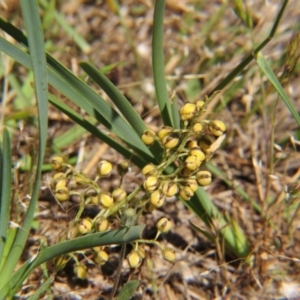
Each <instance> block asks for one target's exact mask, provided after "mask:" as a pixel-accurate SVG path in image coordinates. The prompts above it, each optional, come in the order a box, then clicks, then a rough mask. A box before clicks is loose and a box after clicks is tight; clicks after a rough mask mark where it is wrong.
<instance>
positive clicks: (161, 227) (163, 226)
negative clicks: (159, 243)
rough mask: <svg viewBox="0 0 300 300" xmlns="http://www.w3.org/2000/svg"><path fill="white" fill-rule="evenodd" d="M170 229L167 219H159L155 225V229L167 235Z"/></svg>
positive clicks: (170, 224)
mask: <svg viewBox="0 0 300 300" xmlns="http://www.w3.org/2000/svg"><path fill="white" fill-rule="evenodd" d="M171 227H172V223H171V221H170V220H168V219H167V218H161V219H160V220H159V221H158V222H157V223H156V228H157V230H158V231H159V232H160V233H167V232H168V231H170V229H171Z"/></svg>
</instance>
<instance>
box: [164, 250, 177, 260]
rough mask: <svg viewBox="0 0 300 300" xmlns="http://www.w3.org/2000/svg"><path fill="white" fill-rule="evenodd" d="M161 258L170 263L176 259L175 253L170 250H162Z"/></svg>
mask: <svg viewBox="0 0 300 300" xmlns="http://www.w3.org/2000/svg"><path fill="white" fill-rule="evenodd" d="M162 255H163V258H164V259H165V260H168V261H170V262H173V261H175V259H176V253H175V250H174V249H172V248H164V249H163V252H162Z"/></svg>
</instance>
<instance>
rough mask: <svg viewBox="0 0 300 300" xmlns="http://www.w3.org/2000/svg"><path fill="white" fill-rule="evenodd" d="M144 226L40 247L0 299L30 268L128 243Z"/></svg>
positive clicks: (25, 276)
mask: <svg viewBox="0 0 300 300" xmlns="http://www.w3.org/2000/svg"><path fill="white" fill-rule="evenodd" d="M144 228H145V226H144V225H136V226H131V227H129V228H122V229H119V230H110V231H105V232H98V233H93V234H88V235H85V236H82V237H78V238H75V239H72V240H68V241H63V242H60V243H58V244H55V245H53V246H50V247H45V248H42V250H41V251H40V252H39V253H38V255H37V256H36V257H34V258H32V259H30V260H28V261H26V262H25V263H24V264H23V265H22V267H21V268H20V269H19V270H18V271H17V272H16V273H15V274H14V275H13V277H12V279H11V281H10V282H9V283H8V284H7V285H6V286H5V288H4V289H2V290H0V299H5V295H7V293H9V292H11V293H12V294H13V293H14V292H16V291H17V290H18V288H19V287H20V285H21V284H22V282H23V281H24V280H25V279H26V278H27V276H28V275H29V274H30V272H31V271H32V270H34V269H35V268H36V267H38V266H39V265H40V264H42V263H44V262H46V261H49V260H50V259H52V258H54V257H57V256H60V255H63V254H67V253H71V252H74V251H79V250H83V249H87V248H93V247H97V246H105V245H112V244H123V243H130V242H132V241H134V240H137V239H139V238H141V236H142V232H143V230H144Z"/></svg>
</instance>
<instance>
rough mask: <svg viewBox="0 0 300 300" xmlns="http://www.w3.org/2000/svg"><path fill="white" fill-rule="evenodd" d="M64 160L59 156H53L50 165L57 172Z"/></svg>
mask: <svg viewBox="0 0 300 300" xmlns="http://www.w3.org/2000/svg"><path fill="white" fill-rule="evenodd" d="M64 163H65V159H64V158H63V157H62V156H61V155H54V156H52V157H51V159H50V165H51V167H52V169H53V170H59V169H61V168H62V167H63V164H64Z"/></svg>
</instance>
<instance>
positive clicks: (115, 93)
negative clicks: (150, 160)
mask: <svg viewBox="0 0 300 300" xmlns="http://www.w3.org/2000/svg"><path fill="white" fill-rule="evenodd" d="M79 65H80V66H81V68H82V69H83V70H84V71H85V72H86V73H87V74H88V75H89V76H90V77H91V78H92V79H93V80H94V81H95V82H96V83H97V84H98V85H99V86H100V87H101V88H102V89H103V90H104V92H105V93H106V94H107V95H108V96H109V97H110V99H111V100H112V101H113V102H114V104H115V105H116V107H117V108H118V109H119V110H120V112H121V113H122V115H123V116H124V117H125V119H126V120H127V121H128V122H129V123H130V125H131V126H132V128H133V129H134V130H135V132H136V133H137V134H138V136H141V135H142V134H143V132H144V131H145V130H146V129H147V126H146V125H145V123H144V121H143V120H142V119H141V118H140V116H139V115H138V114H137V112H136V110H135V109H134V108H133V107H132V105H131V104H130V103H129V102H128V100H127V99H126V98H125V96H124V95H123V94H122V93H120V91H119V90H118V89H117V88H116V87H115V86H114V84H113V83H112V82H111V81H110V80H109V79H108V78H107V77H106V76H105V75H104V74H102V72H101V71H99V70H98V69H96V68H95V67H94V66H92V65H91V64H89V63H87V62H81V63H80V64H79Z"/></svg>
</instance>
